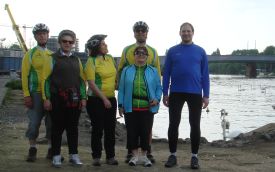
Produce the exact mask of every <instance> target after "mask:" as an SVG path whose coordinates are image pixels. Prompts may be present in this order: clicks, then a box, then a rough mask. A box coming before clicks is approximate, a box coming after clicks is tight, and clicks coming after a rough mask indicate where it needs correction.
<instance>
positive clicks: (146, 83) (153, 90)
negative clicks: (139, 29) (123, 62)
mask: <svg viewBox="0 0 275 172" xmlns="http://www.w3.org/2000/svg"><path fill="white" fill-rule="evenodd" d="M147 58H148V51H147V49H146V47H144V46H138V47H137V48H136V49H135V50H134V60H135V63H134V64H133V65H130V66H127V67H125V68H124V69H123V71H122V74H121V77H120V82H119V92H118V106H119V114H120V115H122V114H123V113H124V114H125V123H126V129H127V138H128V140H127V142H128V149H130V150H131V151H132V154H133V157H132V158H131V159H130V161H129V165H130V166H136V164H137V163H138V162H141V163H143V165H144V166H145V167H150V166H152V162H151V161H150V160H149V159H148V158H147V156H146V154H147V151H148V149H149V140H148V138H149V134H150V132H151V128H152V125H153V119H154V114H155V113H157V112H158V109H159V102H160V99H161V94H162V87H161V82H160V77H159V74H158V70H157V68H155V67H152V66H150V65H148V64H147V63H146V61H147ZM139 147H140V148H141V156H139V155H138V148H139Z"/></svg>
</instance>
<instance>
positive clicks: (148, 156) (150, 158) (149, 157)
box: [147, 154, 156, 164]
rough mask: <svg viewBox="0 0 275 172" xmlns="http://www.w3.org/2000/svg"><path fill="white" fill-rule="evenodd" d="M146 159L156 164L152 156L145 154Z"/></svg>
mask: <svg viewBox="0 0 275 172" xmlns="http://www.w3.org/2000/svg"><path fill="white" fill-rule="evenodd" d="M147 158H148V159H149V160H150V161H151V162H152V163H153V164H154V163H155V162H156V160H155V158H154V156H153V155H152V154H147Z"/></svg>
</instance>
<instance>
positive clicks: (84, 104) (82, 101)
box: [79, 99, 87, 109]
mask: <svg viewBox="0 0 275 172" xmlns="http://www.w3.org/2000/svg"><path fill="white" fill-rule="evenodd" d="M86 105H87V100H86V99H82V100H81V102H80V105H79V109H82V108H85V107H86Z"/></svg>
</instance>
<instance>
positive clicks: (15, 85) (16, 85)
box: [5, 80, 22, 90]
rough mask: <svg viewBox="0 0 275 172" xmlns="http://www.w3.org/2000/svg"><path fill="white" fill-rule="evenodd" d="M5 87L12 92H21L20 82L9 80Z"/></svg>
mask: <svg viewBox="0 0 275 172" xmlns="http://www.w3.org/2000/svg"><path fill="white" fill-rule="evenodd" d="M5 86H6V87H8V88H10V89H13V90H22V83H21V80H11V81H9V82H8V83H6V85H5Z"/></svg>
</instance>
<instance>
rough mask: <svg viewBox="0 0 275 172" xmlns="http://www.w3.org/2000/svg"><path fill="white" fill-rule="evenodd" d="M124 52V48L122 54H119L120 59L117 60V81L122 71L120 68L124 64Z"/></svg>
mask: <svg viewBox="0 0 275 172" xmlns="http://www.w3.org/2000/svg"><path fill="white" fill-rule="evenodd" d="M125 53H126V48H125V49H124V50H123V51H122V54H121V57H120V60H119V65H118V68H117V81H118V83H119V80H120V77H121V73H122V70H123V68H124V66H125V59H124V58H125V56H126V55H125Z"/></svg>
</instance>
